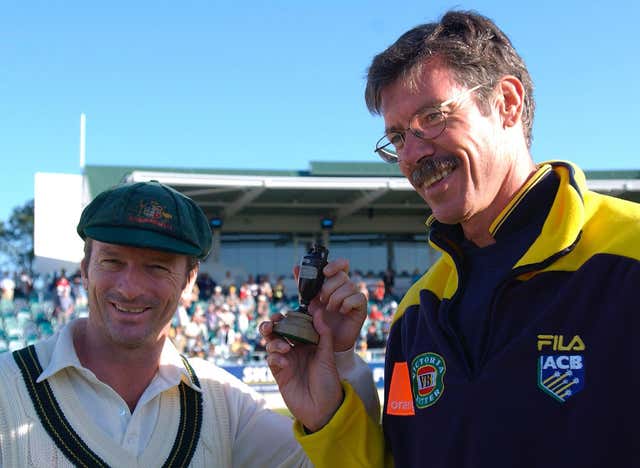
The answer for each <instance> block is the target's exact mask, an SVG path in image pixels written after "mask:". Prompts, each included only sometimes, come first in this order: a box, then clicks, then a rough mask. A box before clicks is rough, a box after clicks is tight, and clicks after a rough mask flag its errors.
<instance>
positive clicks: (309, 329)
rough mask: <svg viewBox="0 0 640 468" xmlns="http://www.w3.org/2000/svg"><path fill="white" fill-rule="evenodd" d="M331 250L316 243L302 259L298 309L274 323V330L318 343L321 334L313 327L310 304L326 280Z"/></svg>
mask: <svg viewBox="0 0 640 468" xmlns="http://www.w3.org/2000/svg"><path fill="white" fill-rule="evenodd" d="M328 256H329V250H327V249H326V248H325V247H324V246H322V245H318V244H314V245H313V246H311V248H310V249H309V250H308V251H307V254H306V255H305V256H304V257H302V259H301V260H300V271H299V273H298V301H299V302H300V306H299V307H298V309H297V310H296V311H292V312H288V313H287V315H286V317H284V318H283V319H282V320H280V321H279V322H277V323H276V324H274V328H273V330H274V331H275V332H276V333H277V334H278V335H281V336H283V337H285V338H289V339H291V340H294V341H298V342H300V343H312V344H318V340H319V336H318V333H317V332H316V330H315V329H314V328H313V318H312V317H311V315H310V314H309V304H310V303H311V301H312V300H313V298H314V297H316V296H317V295H318V293H319V292H320V289H321V288H322V283H323V282H324V274H323V273H322V269H323V268H324V267H325V265H326V264H327V257H328Z"/></svg>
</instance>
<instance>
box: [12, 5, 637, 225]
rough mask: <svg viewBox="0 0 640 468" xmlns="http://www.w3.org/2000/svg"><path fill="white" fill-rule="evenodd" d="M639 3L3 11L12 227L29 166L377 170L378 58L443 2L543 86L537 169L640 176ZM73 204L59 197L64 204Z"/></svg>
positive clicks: (538, 94) (28, 186) (27, 194)
mask: <svg viewBox="0 0 640 468" xmlns="http://www.w3.org/2000/svg"><path fill="white" fill-rule="evenodd" d="M638 4H640V2H637V1H634V0H612V1H608V2H589V1H574V0H568V1H557V0H556V1H547V0H541V1H535V2H534V1H531V2H514V1H511V2H506V1H497V0H492V1H490V0H487V1H474V2H458V3H453V2H446V1H425V0H422V1H413V0H411V1H403V2H390V1H386V2H383V1H364V0H353V1H348V0H343V1H319V2H302V1H293V0H291V1H284V0H271V1H247V2H238V1H209V2H204V1H202V2H199V1H182V2H166V1H157V0H156V1H127V2H124V1H110V2H97V1H86V0H85V1H48V2H45V1H42V2H36V1H29V0H24V1H3V2H2V3H0V59H1V61H2V69H1V71H0V157H1V160H2V162H3V170H2V171H1V173H0V183H1V184H2V197H1V198H0V220H6V219H7V218H8V216H9V214H10V213H11V211H12V209H13V208H14V207H15V206H18V205H22V204H23V203H24V202H25V201H26V200H28V199H30V198H32V197H33V177H34V174H35V172H38V171H40V172H63V173H80V167H79V156H78V153H79V150H78V148H79V120H80V113H81V112H84V113H85V114H86V115H87V164H92V165H96V164H100V165H139V166H169V167H198V168H247V169H269V168H274V169H307V168H308V165H309V161H370V160H374V159H375V157H374V155H373V153H372V148H373V145H374V143H375V141H376V140H377V139H378V138H379V136H380V134H381V132H382V129H383V124H382V121H381V119H380V118H379V117H374V116H371V115H370V114H369V113H368V111H367V110H366V107H365V105H364V101H363V90H364V85H365V82H364V76H365V73H366V68H367V66H368V65H369V62H370V61H371V59H372V57H373V56H374V55H375V54H377V53H378V52H380V51H382V50H383V49H384V48H386V47H387V46H388V45H390V44H391V43H392V42H393V41H394V40H395V39H396V38H397V37H398V36H399V35H400V34H401V33H403V32H404V31H406V30H407V29H409V28H411V27H413V26H415V25H417V24H420V23H423V22H427V21H432V20H435V19H437V18H438V17H439V16H440V15H441V14H442V13H443V12H445V11H446V10H447V9H449V8H461V9H475V10H477V11H479V12H480V13H482V14H485V15H487V16H489V17H490V18H492V19H494V20H495V21H496V22H497V24H498V25H499V26H500V27H502V28H503V30H504V31H505V32H506V33H507V34H508V35H509V37H510V38H511V40H512V42H513V43H514V45H515V46H516V48H517V49H518V51H519V52H520V54H521V55H522V56H523V58H524V59H525V61H526V63H527V65H528V67H529V69H530V72H531V75H532V77H533V80H534V84H535V87H536V88H535V98H536V101H537V112H536V120H535V124H534V145H533V149H532V153H533V157H534V160H535V161H538V162H539V161H543V160H547V159H552V158H560V159H568V160H572V161H574V162H577V163H578V164H580V165H581V166H582V167H583V168H584V169H640V158H639V157H638V150H637V144H636V142H635V137H633V135H638V133H639V130H638V121H639V119H638V115H637V112H638V109H639V108H640V93H639V91H638V86H639V84H640V83H639V80H638V76H639V75H640V60H639V58H638V57H639V54H638V50H639V49H640V47H639V46H640V39H639V37H640V35H638V24H637V18H638V17H640V14H639V13H640V6H638ZM63 208H64V200H61V201H60V209H63Z"/></svg>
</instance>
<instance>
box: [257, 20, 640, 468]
mask: <svg viewBox="0 0 640 468" xmlns="http://www.w3.org/2000/svg"><path fill="white" fill-rule="evenodd" d="M532 91H533V86H532V82H531V78H530V76H529V73H528V71H527V68H526V66H525V64H524V63H523V61H522V59H521V58H520V56H519V55H518V54H517V52H516V51H515V50H514V48H513V46H512V45H511V43H510V41H509V39H508V38H507V37H506V36H505V34H504V33H503V32H502V31H501V30H500V29H498V27H497V26H496V25H495V24H494V23H493V22H492V21H491V20H489V19H487V18H485V17H483V16H480V15H478V14H475V13H467V12H456V11H453V12H449V13H447V14H445V15H444V16H443V18H442V19H441V20H440V21H439V22H438V23H431V24H425V25H422V26H418V27H416V28H414V29H412V30H410V31H408V32H407V33H405V34H404V35H402V36H401V37H400V38H399V39H398V41H397V42H396V43H394V44H393V45H392V46H391V47H389V48H388V49H387V50H385V51H384V52H382V53H381V54H379V55H378V56H376V57H375V58H374V60H373V63H372V65H371V67H370V69H369V73H368V82H367V88H366V95H365V97H366V102H367V106H368V107H369V109H370V110H371V111H372V112H374V113H378V114H381V115H382V117H383V118H384V123H385V133H384V136H383V137H382V138H380V140H379V141H378V142H377V144H376V147H375V151H376V153H377V154H378V155H379V156H380V157H382V159H384V160H385V161H387V162H390V163H397V164H398V165H399V167H400V169H401V171H402V173H403V174H404V175H405V176H406V177H407V179H408V180H409V181H410V182H411V184H412V185H413V187H414V188H415V190H416V192H417V193H418V194H420V196H421V197H422V198H423V199H424V200H425V202H426V203H427V204H428V205H429V207H430V208H431V211H432V216H431V217H430V218H429V220H428V221H427V225H428V227H429V242H430V244H431V246H432V247H433V248H435V249H437V250H438V251H440V252H441V257H440V259H439V260H438V261H437V262H436V264H435V265H434V266H433V267H432V268H431V269H430V270H429V271H428V272H427V273H426V274H425V275H424V276H423V277H422V278H420V279H419V280H418V281H417V282H416V283H415V284H414V285H413V287H412V288H411V289H410V290H409V291H408V293H407V294H406V296H405V297H404V299H403V300H402V302H401V304H400V305H399V307H398V311H397V313H396V315H395V317H394V321H393V325H392V327H391V331H390V336H389V340H388V343H387V352H386V365H385V398H384V409H383V418H382V429H381V428H380V426H379V425H378V422H377V421H372V420H371V419H370V418H369V417H367V415H366V413H365V411H364V408H363V405H362V402H361V401H360V400H359V399H358V398H357V396H356V395H355V394H354V392H353V391H352V389H351V388H350V387H349V386H348V384H342V386H341V387H342V389H343V392H336V391H335V389H336V388H340V383H339V380H338V377H337V374H336V372H335V371H334V370H333V367H332V366H331V358H332V356H331V353H329V352H327V351H326V350H325V349H330V347H326V346H323V340H325V341H326V342H327V343H329V344H330V342H331V341H330V340H331V334H330V333H328V332H326V331H324V330H325V328H326V327H321V328H322V330H321V333H320V334H321V341H320V346H319V347H318V351H317V352H315V353H310V352H309V351H308V350H303V349H300V348H299V347H297V348H295V349H290V348H289V347H287V346H286V345H285V344H284V343H283V342H282V341H281V340H277V339H271V340H270V342H269V344H268V346H267V349H268V351H269V353H270V354H269V362H270V364H271V367H272V371H273V373H274V375H275V376H276V379H277V380H278V383H279V385H280V388H281V391H282V393H283V396H284V398H285V401H286V402H287V404H288V405H289V407H290V408H291V409H292V412H293V413H294V415H295V416H296V418H297V422H296V426H295V431H296V436H297V437H298V440H299V441H300V442H301V443H302V445H303V447H304V448H305V450H306V452H307V453H308V454H309V456H310V458H311V459H312V460H313V461H314V463H316V466H329V465H332V466H383V465H390V464H395V465H396V466H403V467H404V466H434V467H441V466H454V467H460V466H469V467H476V466H501V467H502V466H504V467H514V466H519V467H523V466H524V467H529V466H630V465H632V463H633V462H632V447H633V446H634V445H633V444H632V440H633V439H632V437H633V438H635V437H634V436H633V434H634V430H635V420H634V419H633V416H632V414H633V413H635V411H632V408H635V409H636V410H637V407H638V406H637V403H634V402H635V401H636V395H635V392H634V390H633V389H634V385H633V384H632V383H631V382H630V380H631V381H634V379H635V375H637V373H638V370H639V369H638V363H639V362H640V360H639V359H638V356H637V352H636V351H634V349H632V344H631V343H632V340H633V339H634V331H637V328H634V327H633V325H632V323H633V322H634V318H633V315H632V314H635V313H636V311H637V310H638V305H637V302H638V301H637V296H636V294H635V290H636V289H637V287H638V285H640V261H639V259H640V243H639V242H638V239H640V206H639V205H637V204H634V203H631V202H628V201H624V200H620V199H614V198H610V197H606V196H603V195H599V194H596V193H594V192H591V191H589V190H588V189H587V187H586V183H585V177H584V174H583V173H582V172H581V171H580V169H579V168H578V167H576V166H575V165H573V164H571V163H567V162H560V161H552V162H547V163H542V164H535V163H534V162H533V159H532V157H531V154H530V151H529V149H530V146H531V127H532V123H533V113H534V100H533V94H532ZM636 322H637V321H636ZM268 332H269V326H268V325H267V326H265V327H263V333H265V334H268ZM354 339H355V337H354ZM305 351H306V352H305ZM634 353H635V354H634ZM296 368H298V369H300V368H306V369H309V371H308V375H312V376H313V378H312V379H309V378H308V377H307V373H295V369H296ZM305 379H306V380H305ZM314 379H315V380H314ZM319 382H321V383H322V384H321V385H320V384H319ZM636 388H637V387H636ZM327 394H331V395H336V394H337V395H338V397H336V398H334V400H333V401H332V402H331V403H328V402H326V401H323V402H322V403H323V404H322V405H319V404H316V406H315V407H314V408H315V410H316V411H312V409H311V408H312V407H313V405H314V404H315V402H317V401H320V400H319V396H321V395H327Z"/></svg>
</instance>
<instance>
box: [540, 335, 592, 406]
mask: <svg viewBox="0 0 640 468" xmlns="http://www.w3.org/2000/svg"><path fill="white" fill-rule="evenodd" d="M585 349H586V348H585V345H584V342H583V341H582V339H581V338H580V336H578V335H575V336H574V337H573V338H572V339H571V340H569V342H568V344H565V338H564V336H563V335H538V352H540V353H545V354H540V355H539V356H538V387H540V389H541V390H542V391H543V392H545V393H546V394H547V395H549V396H551V397H553V398H554V399H555V400H557V401H559V402H561V403H564V402H565V401H566V400H567V398H569V397H571V396H573V395H575V394H576V393H578V392H579V391H580V390H582V389H583V388H584V374H585V369H584V355H583V353H581V351H584V350H585ZM547 353H549V354H547Z"/></svg>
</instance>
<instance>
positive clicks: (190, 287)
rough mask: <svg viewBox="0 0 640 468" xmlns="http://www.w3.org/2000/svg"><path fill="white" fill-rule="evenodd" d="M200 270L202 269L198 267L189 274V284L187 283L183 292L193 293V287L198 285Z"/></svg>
mask: <svg viewBox="0 0 640 468" xmlns="http://www.w3.org/2000/svg"><path fill="white" fill-rule="evenodd" d="M199 270H200V267H199V266H198V265H196V266H195V267H193V269H192V270H191V271H190V272H189V274H188V276H187V282H186V283H185V285H184V288H183V289H182V291H183V292H185V291H188V292H189V293H190V292H191V291H193V285H194V284H196V278H197V277H198V271H199Z"/></svg>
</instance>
